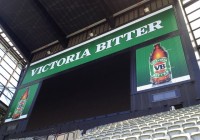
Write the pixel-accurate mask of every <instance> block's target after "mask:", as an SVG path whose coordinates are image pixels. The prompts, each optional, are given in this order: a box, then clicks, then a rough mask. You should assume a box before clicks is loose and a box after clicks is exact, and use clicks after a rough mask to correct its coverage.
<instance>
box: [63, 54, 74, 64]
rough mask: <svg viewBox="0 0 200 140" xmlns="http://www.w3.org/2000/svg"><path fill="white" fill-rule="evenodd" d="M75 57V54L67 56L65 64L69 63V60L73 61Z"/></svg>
mask: <svg viewBox="0 0 200 140" xmlns="http://www.w3.org/2000/svg"><path fill="white" fill-rule="evenodd" d="M74 57H75V55H74V54H72V55H69V56H67V61H66V63H65V64H67V63H69V62H73V61H74Z"/></svg>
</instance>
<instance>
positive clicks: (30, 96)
mask: <svg viewBox="0 0 200 140" xmlns="http://www.w3.org/2000/svg"><path fill="white" fill-rule="evenodd" d="M38 87H39V84H34V85H31V86H29V87H26V88H22V89H20V90H18V92H17V93H16V97H15V99H14V101H13V102H12V104H11V105H10V108H9V112H8V115H7V117H6V120H5V122H10V121H15V120H19V119H24V118H27V116H28V113H29V110H30V107H31V105H32V103H33V100H34V97H35V95H36V92H37V89H38Z"/></svg>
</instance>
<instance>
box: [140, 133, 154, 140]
mask: <svg viewBox="0 0 200 140" xmlns="http://www.w3.org/2000/svg"><path fill="white" fill-rule="evenodd" d="M150 139H151V135H150V134H141V135H140V136H139V140H150Z"/></svg>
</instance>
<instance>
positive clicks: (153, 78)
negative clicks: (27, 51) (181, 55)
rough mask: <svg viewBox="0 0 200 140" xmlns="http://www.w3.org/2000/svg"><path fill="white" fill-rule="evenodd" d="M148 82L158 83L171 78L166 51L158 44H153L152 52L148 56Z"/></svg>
mask: <svg viewBox="0 0 200 140" xmlns="http://www.w3.org/2000/svg"><path fill="white" fill-rule="evenodd" d="M149 70H150V82H151V83H152V84H153V85H159V84H163V83H167V82H170V81H171V80H172V72H171V66H170V61H169V56H168V52H167V51H166V50H165V49H164V48H163V47H161V46H160V43H157V44H155V45H154V49H153V52H152V53H151V54H150V58H149Z"/></svg>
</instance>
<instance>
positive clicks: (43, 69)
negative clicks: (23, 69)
mask: <svg viewBox="0 0 200 140" xmlns="http://www.w3.org/2000/svg"><path fill="white" fill-rule="evenodd" d="M46 66H49V64H46V65H44V67H43V68H42V72H46V71H47V70H48V68H46Z"/></svg>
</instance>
